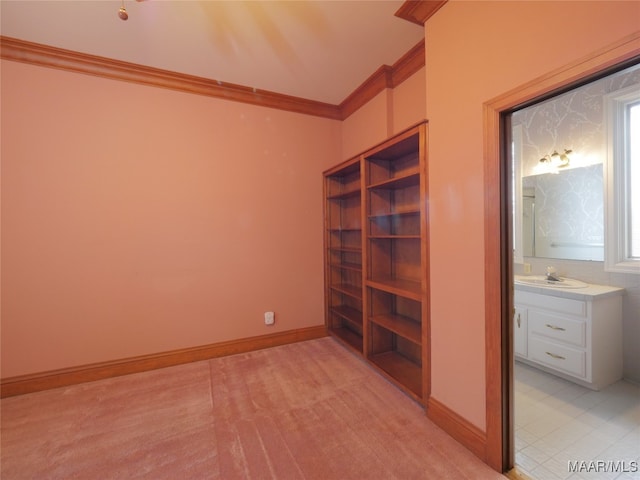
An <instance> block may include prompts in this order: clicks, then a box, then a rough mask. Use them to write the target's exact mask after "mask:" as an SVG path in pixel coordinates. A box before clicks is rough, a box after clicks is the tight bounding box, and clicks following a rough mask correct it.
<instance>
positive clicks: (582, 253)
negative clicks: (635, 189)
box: [520, 163, 604, 261]
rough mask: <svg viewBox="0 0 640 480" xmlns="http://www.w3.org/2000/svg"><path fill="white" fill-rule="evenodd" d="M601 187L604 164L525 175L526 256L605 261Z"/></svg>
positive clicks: (523, 205)
mask: <svg viewBox="0 0 640 480" xmlns="http://www.w3.org/2000/svg"><path fill="white" fill-rule="evenodd" d="M603 191H604V188H603V168H602V164H601V163H600V164H595V165H588V166H585V167H579V168H571V169H566V170H562V169H561V170H559V171H558V172H557V173H543V174H539V175H529V176H526V177H523V178H522V185H521V195H522V196H521V199H520V201H521V208H522V219H521V229H522V230H521V231H522V255H523V256H525V257H544V258H564V259H572V260H597V261H603V260H604V194H603Z"/></svg>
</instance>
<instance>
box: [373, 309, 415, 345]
mask: <svg viewBox="0 0 640 480" xmlns="http://www.w3.org/2000/svg"><path fill="white" fill-rule="evenodd" d="M369 320H370V321H372V322H373V323H376V324H378V325H380V326H382V327H384V328H386V329H387V330H390V331H392V332H394V333H397V334H398V335H400V336H402V337H404V338H406V339H408V340H411V341H412V342H413V343H415V344H417V345H421V344H422V328H421V327H420V324H419V323H417V322H415V321H413V320H411V319H410V318H407V317H403V316H402V315H394V314H384V315H374V316H372V317H369Z"/></svg>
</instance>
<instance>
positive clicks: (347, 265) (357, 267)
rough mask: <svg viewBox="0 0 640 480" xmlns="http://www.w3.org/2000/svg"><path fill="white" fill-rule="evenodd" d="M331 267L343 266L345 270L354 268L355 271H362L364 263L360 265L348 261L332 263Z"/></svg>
mask: <svg viewBox="0 0 640 480" xmlns="http://www.w3.org/2000/svg"><path fill="white" fill-rule="evenodd" d="M331 268H341V269H343V270H353V271H354V272H361V271H362V265H359V264H357V263H347V262H342V263H332V264H331Z"/></svg>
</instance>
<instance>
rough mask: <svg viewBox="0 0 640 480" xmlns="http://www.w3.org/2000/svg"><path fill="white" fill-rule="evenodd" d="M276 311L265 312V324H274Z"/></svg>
mask: <svg viewBox="0 0 640 480" xmlns="http://www.w3.org/2000/svg"><path fill="white" fill-rule="evenodd" d="M275 316H276V315H275V313H273V312H264V324H265V325H273V324H274V323H275V321H276V318H275Z"/></svg>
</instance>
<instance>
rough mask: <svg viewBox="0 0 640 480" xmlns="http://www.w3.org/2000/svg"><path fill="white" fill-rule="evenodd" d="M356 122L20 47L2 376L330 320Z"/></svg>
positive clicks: (10, 158)
mask: <svg viewBox="0 0 640 480" xmlns="http://www.w3.org/2000/svg"><path fill="white" fill-rule="evenodd" d="M340 128H341V127H340V122H338V121H335V120H328V119H322V118H317V117H312V116H306V115H299V114H295V113H290V112H283V111H278V110H273V109H266V108H261V107H256V106H250V105H246V104H242V103H234V102H226V101H221V100H217V99H212V98H208V97H202V96H196V95H191V94H185V93H180V92H173V91H169V90H164V89H159V88H150V87H144V86H140V85H134V84H129V83H125V82H119V81H111V80H106V79H101V78H97V77H91V76H87V75H79V74H72V73H68V72H62V71H57V70H52V69H47V68H41V67H36V66H31V65H25V64H20V63H15V62H10V61H3V62H2V152H1V153H2V262H3V265H2V286H3V291H2V294H3V297H2V377H3V378H6V377H11V376H15V375H21V374H28V373H35V372H42V371H46V370H52V369H58V368H63V367H70V366H76V365H84V364H88V363H92V362H100V361H107V360H114V359H119V358H126V357H131V356H136V355H143V354H149V353H157V352H163V351H168V350H173V349H180V348H184V347H193V346H199V345H206V344H210V343H215V342H220V341H225V340H230V339H238V338H244V337H250V336H254V335H262V334H268V333H274V332H278V331H286V330H292V329H297V328H303V327H309V326H316V325H322V324H323V322H324V314H323V264H322V175H321V173H322V171H323V170H325V169H326V168H328V167H330V166H331V165H333V164H336V163H338V162H339V161H340V160H341V155H340V145H341V130H340ZM266 310H273V311H275V312H276V324H275V326H273V327H266V326H265V325H264V321H263V312H264V311H266Z"/></svg>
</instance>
